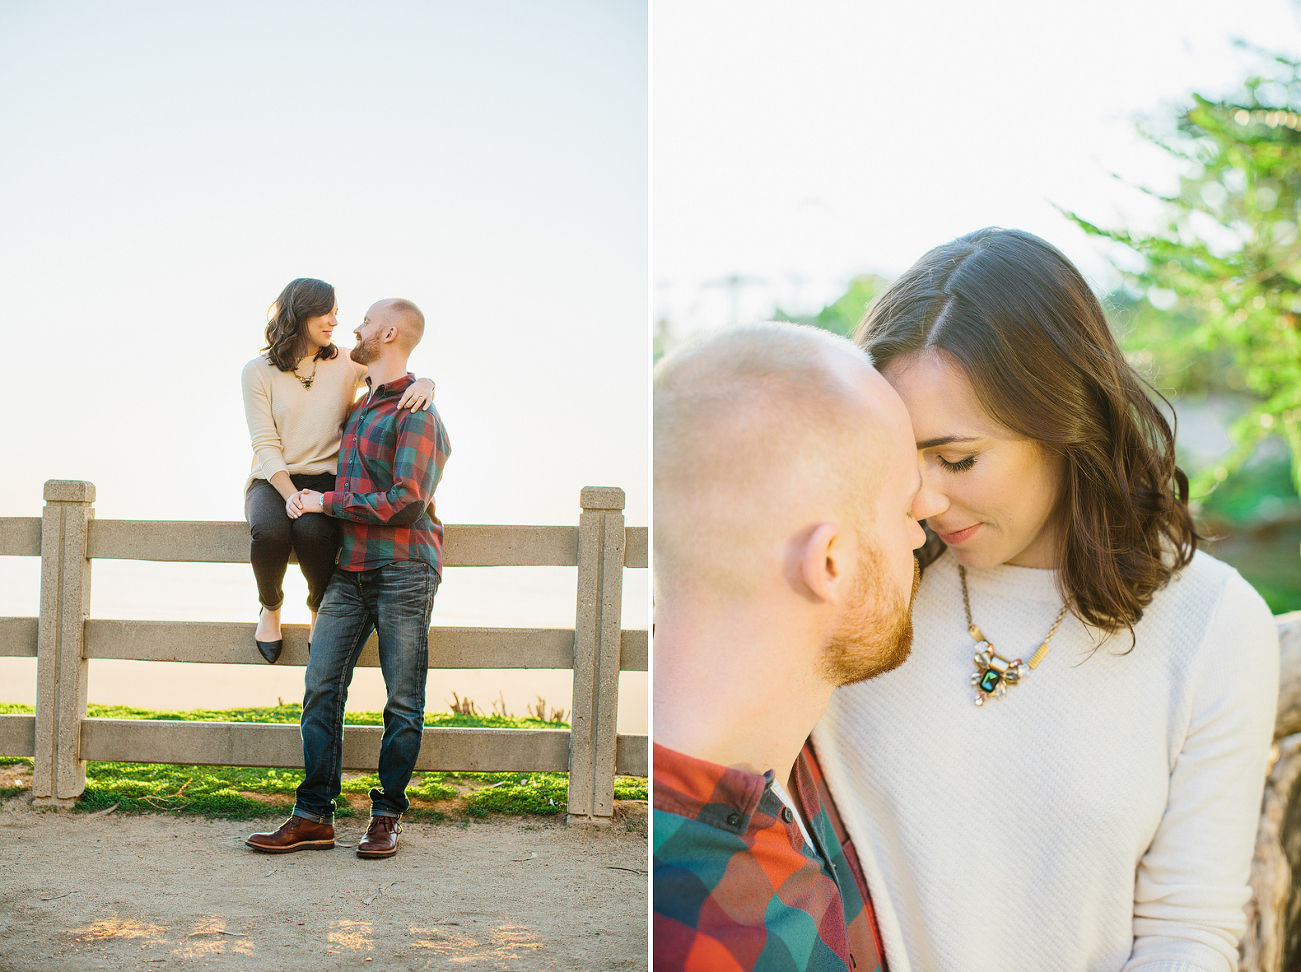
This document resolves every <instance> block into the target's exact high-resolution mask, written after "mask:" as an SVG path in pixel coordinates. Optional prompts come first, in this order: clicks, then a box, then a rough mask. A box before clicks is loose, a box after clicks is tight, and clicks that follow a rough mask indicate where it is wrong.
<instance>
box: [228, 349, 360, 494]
mask: <svg viewBox="0 0 1301 972" xmlns="http://www.w3.org/2000/svg"><path fill="white" fill-rule="evenodd" d="M313 366H315V368H316V377H315V378H314V379H313V380H312V387H311V388H304V387H303V383H302V382H301V381H299V380H298V378H296V377H294V373H293V372H289V371H281V370H280V369H279V368H277V367H276V366H275V365H273V364H271V363H270V362H268V361H267V359H266V358H264V357H262V356H261V355H259V356H258V357H256V358H254V359H253V360H252V361H250V362H249V363H248V364H246V365H245V366H244V372H243V374H242V375H241V376H240V384H241V385H242V386H243V390H244V417H245V419H246V420H247V421H248V434H249V439H250V441H251V442H252V445H253V471H252V472H251V473H249V477H248V479H247V480H245V482H244V488H245V489H248V486H249V484H250V483H251V482H253V480H255V479H270V478H271V477H272V476H274V475H275V474H276V473H278V472H287V473H289V474H290V475H291V476H297V475H314V474H320V473H328V472H334V470H335V466H336V465H337V464H338V457H339V442H340V439H341V438H342V436H343V423H344V420H345V419H346V418H347V417H348V410H349V409H350V408H351V407H352V403H353V401H354V400H355V399H356V397H357V389H358V387H359V386H361V385H363V384H364V382H365V379H366V367H365V365H359V364H357V363H356V362H355V361H353V360H352V359H351V358H350V357H348V352H347V350H345V349H343V348H340V349H339V353H338V354H336V355H335V356H334V357H333V358H331V359H330V360H329V361H316V362H314V361H313V360H312V356H311V355H308V356H307V357H305V358H302V359H301V360H300V361H299V362H298V371H297V373H298V374H300V375H303V376H307V375H310V374H311V373H312V368H313Z"/></svg>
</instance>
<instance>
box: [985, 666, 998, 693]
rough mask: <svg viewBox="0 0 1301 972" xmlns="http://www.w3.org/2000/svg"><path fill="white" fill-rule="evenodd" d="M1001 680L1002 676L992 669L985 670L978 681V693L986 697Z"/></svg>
mask: <svg viewBox="0 0 1301 972" xmlns="http://www.w3.org/2000/svg"><path fill="white" fill-rule="evenodd" d="M1002 680H1003V676H1002V675H1000V674H999V673H998V672H996V671H994V669H992V668H990V669H987V670H986V671H985V674H984V675H982V676H981V679H980V691H982V692H984V693H985V694H986V695H988V694H989V693H991V692H993V691H994V689H996V688H998V683H999V682H1001V681H1002Z"/></svg>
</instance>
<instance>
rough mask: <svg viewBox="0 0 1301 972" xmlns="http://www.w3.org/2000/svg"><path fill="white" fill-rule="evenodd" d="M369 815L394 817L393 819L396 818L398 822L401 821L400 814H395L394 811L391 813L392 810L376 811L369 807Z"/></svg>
mask: <svg viewBox="0 0 1301 972" xmlns="http://www.w3.org/2000/svg"><path fill="white" fill-rule="evenodd" d="M370 815H371V816H372V817H394V818H396V819H398V820H401V819H402V814H400V813H397V812H396V811H393V810H377V809H376V808H375V807H371V808H370Z"/></svg>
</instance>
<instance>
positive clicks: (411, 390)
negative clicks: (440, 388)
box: [398, 378, 434, 412]
mask: <svg viewBox="0 0 1301 972" xmlns="http://www.w3.org/2000/svg"><path fill="white" fill-rule="evenodd" d="M433 401H434V379H432V378H417V379H416V380H415V381H413V382H412V383H411V384H410V385H408V386H407V390H406V393H405V394H403V396H402V398H401V400H400V401H399V402H398V408H409V409H411V410H412V411H413V412H414V411H415V410H416V409H427V408H429V406H430V405H431V404H433Z"/></svg>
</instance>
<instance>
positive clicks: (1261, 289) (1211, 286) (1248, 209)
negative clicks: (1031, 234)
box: [1067, 57, 1301, 493]
mask: <svg viewBox="0 0 1301 972" xmlns="http://www.w3.org/2000/svg"><path fill="white" fill-rule="evenodd" d="M1193 102H1194V103H1193V104H1192V105H1191V106H1190V107H1187V108H1186V109H1184V110H1183V111H1182V113H1181V114H1180V115H1179V117H1178V118H1177V128H1176V131H1175V133H1174V134H1172V135H1171V136H1169V137H1161V136H1157V135H1154V134H1152V133H1151V132H1145V133H1144V134H1145V135H1146V136H1147V137H1148V138H1149V139H1150V140H1151V141H1152V142H1154V143H1155V144H1156V145H1158V146H1160V147H1161V148H1162V149H1164V150H1165V151H1167V152H1169V153H1170V154H1171V155H1173V156H1174V157H1175V158H1177V159H1179V160H1181V161H1182V162H1183V163H1184V165H1185V166H1186V171H1185V174H1184V175H1183V176H1182V177H1181V179H1180V183H1179V189H1178V191H1177V192H1176V193H1175V194H1174V195H1172V196H1159V195H1158V194H1155V193H1153V195H1158V198H1160V199H1161V200H1162V201H1163V202H1164V203H1165V204H1166V206H1167V208H1168V212H1169V223H1168V225H1167V226H1166V227H1165V228H1164V229H1163V230H1162V231H1160V232H1156V233H1152V234H1150V235H1145V234H1141V233H1133V232H1130V231H1126V230H1109V229H1103V228H1101V227H1098V226H1095V225H1093V224H1092V223H1090V222H1088V221H1086V220H1084V219H1083V218H1081V217H1080V216H1079V215H1078V214H1075V213H1068V214H1067V215H1068V216H1069V217H1070V218H1071V219H1073V220H1074V221H1075V222H1076V223H1077V224H1078V225H1079V226H1080V227H1082V228H1083V229H1084V230H1085V231H1086V232H1088V233H1091V234H1093V235H1095V236H1098V237H1102V238H1104V239H1108V240H1113V241H1115V242H1117V243H1120V244H1123V245H1125V246H1127V247H1129V248H1130V249H1132V250H1133V251H1134V252H1136V253H1137V254H1138V255H1139V256H1140V257H1141V258H1142V264H1143V266H1142V269H1140V270H1138V271H1132V272H1125V276H1126V279H1127V282H1128V283H1129V285H1130V286H1131V287H1132V288H1134V289H1135V292H1136V293H1137V294H1141V295H1142V299H1141V304H1142V305H1146V306H1138V307H1134V308H1132V310H1133V311H1134V320H1135V322H1136V325H1137V327H1138V329H1139V330H1140V333H1138V334H1135V335H1132V336H1131V340H1130V341H1128V342H1127V343H1128V344H1129V346H1130V347H1131V348H1132V347H1134V346H1135V344H1136V343H1137V342H1136V341H1135V340H1134V338H1139V339H1141V338H1142V334H1141V330H1142V329H1143V328H1144V327H1152V328H1153V330H1154V333H1153V337H1154V338H1155V337H1157V334H1156V330H1157V329H1158V328H1160V330H1161V331H1162V332H1163V333H1160V341H1159V342H1158V341H1154V342H1153V343H1152V344H1151V345H1150V346H1149V347H1150V348H1151V351H1150V352H1149V354H1150V355H1151V357H1152V359H1153V360H1152V363H1153V364H1155V365H1156V366H1157V367H1159V368H1160V370H1161V372H1162V380H1163V382H1165V383H1167V384H1169V385H1170V386H1171V388H1172V389H1173V390H1174V391H1176V392H1181V393H1182V392H1187V391H1195V390H1198V389H1199V387H1200V388H1205V387H1206V386H1208V385H1221V384H1222V385H1225V386H1227V387H1229V388H1231V389H1235V390H1238V391H1242V392H1246V393H1249V394H1250V395H1251V396H1252V397H1253V398H1254V400H1255V404H1254V407H1253V408H1251V410H1250V411H1249V412H1248V413H1247V414H1245V415H1244V416H1242V418H1240V419H1239V420H1238V421H1237V422H1236V423H1235V424H1234V426H1233V428H1232V429H1231V435H1232V437H1233V440H1234V443H1235V447H1234V449H1233V451H1232V452H1231V453H1230V454H1229V455H1228V456H1227V457H1226V458H1225V459H1224V460H1223V461H1221V462H1220V463H1219V464H1218V465H1217V466H1215V467H1213V468H1212V469H1209V470H1207V471H1206V472H1205V473H1204V474H1203V475H1202V476H1200V477H1199V478H1198V482H1196V483H1195V484H1194V492H1195V493H1196V492H1199V491H1203V490H1205V489H1206V488H1207V487H1209V486H1211V485H1213V484H1214V482H1216V481H1217V480H1224V479H1226V478H1227V477H1228V476H1229V475H1231V474H1232V473H1233V472H1234V471H1235V469H1237V468H1238V467H1239V466H1240V465H1241V464H1242V463H1243V461H1244V460H1246V458H1247V457H1248V456H1249V455H1250V454H1251V453H1252V451H1253V450H1254V449H1255V448H1256V446H1257V445H1258V444H1259V442H1260V441H1261V439H1263V438H1264V437H1266V436H1269V435H1272V434H1275V433H1280V434H1282V436H1283V437H1284V438H1285V440H1286V441H1287V444H1288V447H1289V449H1290V452H1291V457H1292V458H1291V466H1292V478H1293V481H1294V483H1295V484H1296V486H1297V489H1298V491H1299V492H1301V331H1299V330H1298V326H1299V324H1301V239H1299V238H1298V232H1297V219H1298V206H1299V205H1301V61H1294V60H1290V59H1288V58H1285V57H1270V58H1269V59H1268V61H1267V63H1266V64H1265V66H1264V67H1263V68H1262V70H1261V73H1260V74H1259V75H1257V76H1255V77H1252V78H1250V79H1249V80H1248V81H1247V82H1246V83H1245V85H1244V88H1243V91H1242V92H1241V93H1240V94H1239V96H1237V97H1236V98H1231V99H1227V100H1219V101H1217V100H1212V99H1209V98H1205V97H1202V96H1201V95H1196V94H1194V95H1193ZM1122 272H1124V271H1122ZM1151 309H1155V311H1156V312H1158V313H1156V314H1153V313H1150V311H1151ZM1157 318H1160V319H1161V321H1160V322H1159V323H1158V322H1157ZM1158 356H1159V358H1160V359H1161V360H1156V358H1157V357H1158ZM1139 363H1141V362H1139Z"/></svg>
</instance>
